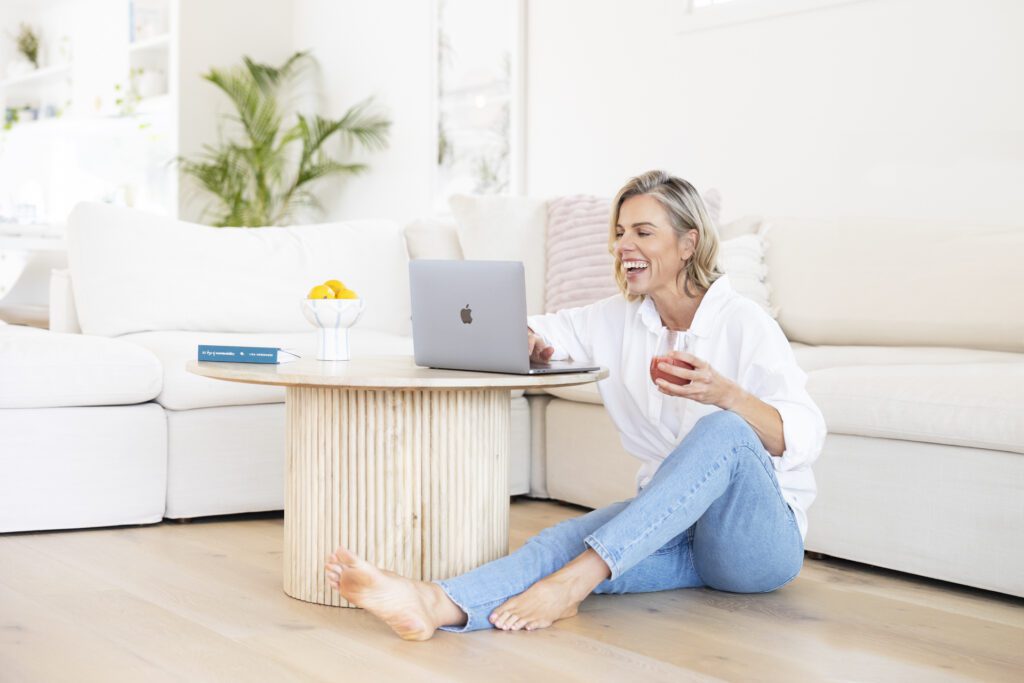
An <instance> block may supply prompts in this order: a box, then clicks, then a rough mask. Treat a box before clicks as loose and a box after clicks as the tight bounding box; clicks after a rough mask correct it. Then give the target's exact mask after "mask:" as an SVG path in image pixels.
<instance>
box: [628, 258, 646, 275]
mask: <svg viewBox="0 0 1024 683" xmlns="http://www.w3.org/2000/svg"><path fill="white" fill-rule="evenodd" d="M650 265H651V264H650V263H648V262H647V261H640V260H636V259H629V260H625V261H623V262H622V267H623V268H624V269H625V271H626V274H628V275H632V274H634V273H642V272H643V271H645V270H647V269H648V268H650Z"/></svg>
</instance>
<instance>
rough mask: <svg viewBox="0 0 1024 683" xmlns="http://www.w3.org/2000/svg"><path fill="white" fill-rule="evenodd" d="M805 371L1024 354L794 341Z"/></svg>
mask: <svg viewBox="0 0 1024 683" xmlns="http://www.w3.org/2000/svg"><path fill="white" fill-rule="evenodd" d="M790 346H792V348H793V354H794V355H795V356H796V361H797V363H798V364H799V365H800V367H801V368H803V371H804V372H813V371H815V370H822V369H824V368H837V367H848V366H858V365H954V364H960V363H1021V362H1024V354H1020V353H1012V352H1009V351H980V350H977V349H955V348H945V347H933V346H809V345H807V344H800V343H797V342H794V343H792V344H791V345H790Z"/></svg>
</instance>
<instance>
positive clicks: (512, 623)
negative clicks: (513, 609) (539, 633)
mask: <svg viewBox="0 0 1024 683" xmlns="http://www.w3.org/2000/svg"><path fill="white" fill-rule="evenodd" d="M525 624H526V620H525V619H524V618H523V617H521V616H519V615H515V616H513V617H512V619H510V620H509V622H508V630H509V631H520V630H522V628H523V626H524V625H525Z"/></svg>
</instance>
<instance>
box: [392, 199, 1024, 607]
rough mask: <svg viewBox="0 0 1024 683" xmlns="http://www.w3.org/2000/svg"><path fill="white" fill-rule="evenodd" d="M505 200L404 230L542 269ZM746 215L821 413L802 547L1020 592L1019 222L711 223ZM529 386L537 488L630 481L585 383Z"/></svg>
mask: <svg viewBox="0 0 1024 683" xmlns="http://www.w3.org/2000/svg"><path fill="white" fill-rule="evenodd" d="M460 201H462V202H466V201H468V200H460ZM516 203H519V204H520V205H526V204H527V202H526V200H509V199H478V200H475V201H474V202H472V204H471V205H469V206H461V207H460V206H459V204H458V203H456V204H455V205H454V208H455V210H456V211H455V213H456V217H457V218H458V219H459V224H458V225H457V227H455V228H451V227H448V228H446V227H445V226H436V225H435V226H426V225H424V226H420V229H421V230H423V231H424V235H422V236H420V237H418V239H417V240H414V241H412V242H411V244H415V242H417V241H418V242H422V243H424V244H427V243H434V244H451V242H452V237H451V235H445V233H446V232H452V231H453V230H454V231H455V232H457V235H458V239H459V240H460V241H461V246H462V251H463V252H465V254H464V255H465V256H466V257H467V258H481V257H483V258H488V257H490V258H497V257H505V258H516V259H521V260H523V261H524V262H525V263H526V271H527V276H528V278H530V277H531V274H532V278H533V279H534V283H535V284H536V283H537V282H538V279H539V278H543V273H544V262H543V258H544V257H543V253H542V252H541V254H540V255H538V252H537V250H536V249H535V247H536V245H537V244H539V243H543V241H544V239H545V234H546V226H545V225H544V222H543V217H542V216H543V214H537V213H536V212H530V211H526V210H524V209H522V208H516V207H515V206H512V207H510V206H509V205H510V204H512V205H515V204H516ZM509 216H510V217H511V218H506V217H509ZM429 227H433V228H434V229H435V230H436V231H437V233H438V234H439V237H437V238H435V239H433V240H431V239H428V238H427V237H426V236H425V235H426V231H427V229H428V228H429ZM599 229H600V228H599ZM753 231H756V232H758V233H759V234H760V235H761V236H762V241H763V242H764V250H765V254H764V256H765V262H766V264H767V273H768V281H769V283H770V289H771V309H772V311H773V312H774V313H775V314H776V316H777V319H778V321H779V323H780V325H781V326H782V328H783V330H784V331H785V332H786V334H787V337H788V338H789V339H790V341H791V343H792V345H793V349H794V352H795V354H796V357H797V360H798V362H799V363H800V365H801V367H802V368H803V369H804V370H805V371H806V372H807V373H808V388H809V391H810V393H811V395H812V396H813V397H814V398H815V400H816V401H817V403H818V405H819V406H820V407H821V409H822V411H823V413H824V415H825V418H826V422H827V423H828V427H829V436H828V438H827V440H826V444H825V449H824V451H823V453H822V455H821V458H820V459H819V461H818V462H817V463H816V465H815V468H814V469H815V473H816V475H817V479H818V487H819V493H818V499H817V500H816V502H815V503H814V505H812V506H811V508H810V511H809V530H808V536H807V541H806V547H807V549H808V550H810V551H813V552H818V553H822V554H826V555H831V556H834V557H839V558H844V559H850V560H855V561H858V562H864V563H868V564H873V565H876V566H880V567H886V568H891V569H897V570H900V571H905V572H910V573H914V574H919V575H922V576H927V577H932V578H937V579H942V580H946V581H952V582H957V583H962V584H966V585H970V586H976V587H979V588H985V589H989V590H995V591H1000V592H1004V593H1009V594H1013V595H1019V596H1024V389H1022V388H1021V387H1024V305H1022V304H1021V303H1020V298H1021V295H1022V294H1024V270H1022V269H1021V268H1020V267H1019V263H1021V262H1022V261H1024V229H1022V228H1020V227H1006V228H995V227H975V226H971V225H964V224H935V223H914V222H912V221H899V222H894V221H867V220H860V221H853V220H850V221H808V220H793V219H774V220H772V221H770V222H764V221H761V220H757V219H753V220H739V221H735V222H733V223H731V224H727V225H725V226H723V227H722V230H721V232H722V233H723V237H728V238H735V237H737V236H740V235H742V234H747V233H750V232H753ZM595 234H596V239H603V236H602V235H601V234H600V233H595ZM497 244H501V245H502V247H501V248H500V249H499V248H497V247H495V245H497ZM449 250H450V251H449V252H448V253H444V252H443V250H439V251H438V252H435V256H439V257H445V256H447V257H457V254H456V253H455V251H454V247H449ZM539 281H540V282H541V283H543V280H542V279H540V280H539ZM528 289H529V287H528ZM528 398H529V401H530V412H531V420H532V436H533V451H532V453H531V472H530V476H531V495H532V496H535V497H550V498H553V499H557V500H562V501H567V502H570V503H575V504H578V505H583V506H586V507H600V506H603V505H607V504H609V503H611V502H614V501H617V500H622V499H625V498H629V497H631V496H633V495H635V474H636V471H637V469H638V467H639V465H638V462H637V461H636V460H635V459H634V458H632V457H631V456H629V455H628V454H627V453H626V452H625V451H624V450H623V448H622V447H621V445H620V442H619V438H618V435H617V432H616V430H615V428H614V426H613V425H612V423H611V420H610V419H609V418H608V416H607V413H606V412H605V410H604V407H603V405H601V398H600V395H599V394H598V392H597V389H596V385H586V386H581V387H567V388H563V389H552V390H550V391H547V392H544V394H542V395H531V396H529V397H528Z"/></svg>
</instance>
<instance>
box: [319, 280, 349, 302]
mask: <svg viewBox="0 0 1024 683" xmlns="http://www.w3.org/2000/svg"><path fill="white" fill-rule="evenodd" d="M324 286H325V287H330V288H331V291H333V292H334V296H335V298H337V296H338V292H344V291H345V285H344V284H343V283H342V281H341V280H328V281H327V282H325V283H324Z"/></svg>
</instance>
